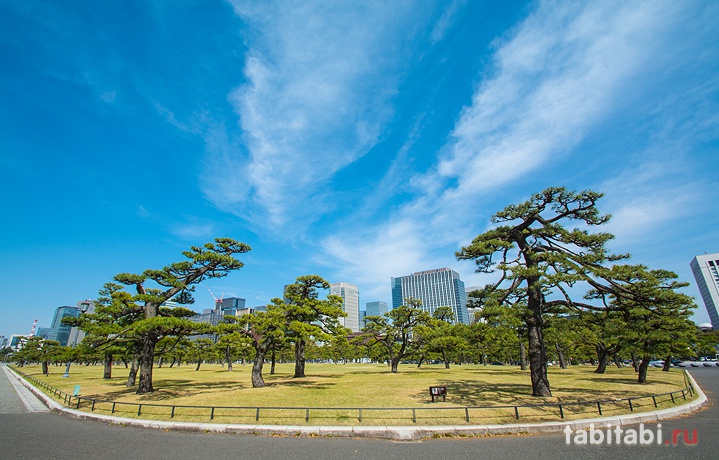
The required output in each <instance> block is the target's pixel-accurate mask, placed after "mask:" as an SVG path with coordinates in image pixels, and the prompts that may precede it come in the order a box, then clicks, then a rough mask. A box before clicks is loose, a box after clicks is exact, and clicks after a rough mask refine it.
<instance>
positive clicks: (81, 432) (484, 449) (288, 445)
mask: <svg viewBox="0 0 719 460" xmlns="http://www.w3.org/2000/svg"><path fill="white" fill-rule="evenodd" d="M690 372H691V373H692V375H693V376H694V377H695V379H696V380H697V382H698V383H699V385H700V386H701V387H702V389H703V390H704V392H705V393H706V394H707V396H708V397H709V399H710V404H709V405H708V406H707V407H706V408H705V409H704V410H702V411H700V412H697V413H694V414H692V415H690V416H686V417H682V418H678V419H675V420H670V421H664V422H662V423H661V433H662V441H663V442H662V444H656V443H655V442H653V443H652V444H651V445H642V444H640V443H639V440H638V439H637V445H626V444H624V443H622V444H621V445H617V444H616V434H615V432H614V431H613V432H612V436H613V438H612V441H613V442H612V444H611V445H609V444H608V443H607V442H606V437H607V435H606V428H604V429H603V431H602V436H603V437H604V440H603V442H601V443H599V444H590V443H589V440H587V444H586V445H577V444H575V443H574V438H575V437H576V436H577V434H576V433H571V434H570V435H569V438H570V443H569V444H567V443H566V440H567V435H566V434H564V433H557V434H548V435H532V436H516V435H514V436H492V437H485V438H472V439H464V438H451V439H430V440H425V441H421V442H394V441H387V440H372V439H345V438H282V437H263V436H248V435H231V434H205V433H183V432H164V431H160V430H153V429H141V428H134V427H122V426H114V425H107V424H104V423H99V422H93V421H84V420H78V419H75V418H73V417H69V416H61V415H57V414H54V413H50V412H28V408H27V407H26V405H24V404H23V403H22V402H19V401H20V398H19V397H17V395H15V396H14V397H13V393H14V391H15V390H14V389H13V387H12V386H10V384H9V382H8V380H7V378H6V376H5V373H4V372H0V458H1V459H16V458H17V459H19V458H27V459H34V458H38V459H39V458H42V459H66V458H79V459H114V458H135V459H146V458H147V459H150V458H151V459H157V460H162V459H171V460H179V459H203V458H208V459H213V460H214V459H275V458H289V459H292V460H295V459H297V460H301V459H313V460H315V459H411V460H420V459H444V458H447V459H484V458H507V459H509V458H511V459H517V458H519V459H522V458H525V459H535V458H540V459H543V458H547V459H564V458H571V459H577V458H581V459H582V460H590V459H600V458H601V459H603V458H638V459H645V458H646V459H653V460H656V459H664V458H676V459H692V458H701V459H707V458H717V457H719V407H717V406H716V404H715V402H716V401H717V398H718V397H719V368H692V369H690ZM644 428H645V432H644V439H645V440H647V439H648V437H649V435H650V433H651V436H652V437H654V438H655V440H656V436H657V435H658V429H659V428H658V425H657V424H650V425H646V426H645V427H644ZM636 430H637V431H638V432H639V427H636ZM674 430H679V431H678V432H677V433H678V439H677V445H673V442H672V433H673V432H674ZM684 430H687V434H688V435H689V438H688V440H689V441H690V442H692V443H693V442H694V441H696V443H695V444H692V445H687V444H685V443H684V441H683V436H684ZM694 430H696V436H694ZM627 434H628V433H622V435H621V436H620V437H622V439H623V440H625V441H626V440H627V438H626V437H625V436H626V435H627ZM638 434H640V433H638ZM598 440H599V433H595V434H594V441H595V442H596V441H598ZM628 440H629V441H631V437H630V438H628ZM667 442H668V444H667Z"/></svg>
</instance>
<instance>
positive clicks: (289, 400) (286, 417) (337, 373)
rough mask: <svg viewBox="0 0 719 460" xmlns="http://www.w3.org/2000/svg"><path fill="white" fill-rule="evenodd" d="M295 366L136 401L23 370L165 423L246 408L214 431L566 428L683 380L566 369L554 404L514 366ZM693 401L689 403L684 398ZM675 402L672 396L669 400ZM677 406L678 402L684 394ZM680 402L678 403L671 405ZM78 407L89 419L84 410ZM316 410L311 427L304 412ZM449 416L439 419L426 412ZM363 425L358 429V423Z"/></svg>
mask: <svg viewBox="0 0 719 460" xmlns="http://www.w3.org/2000/svg"><path fill="white" fill-rule="evenodd" d="M293 366H294V365H293V364H281V365H278V366H277V373H276V374H275V375H269V372H266V373H265V374H264V377H265V381H266V382H267V386H266V387H264V388H252V385H251V384H250V370H251V369H250V366H249V365H245V366H241V365H235V366H234V370H233V372H227V370H226V368H223V367H221V366H220V365H211V364H207V365H203V366H202V368H201V369H200V370H199V371H195V366H194V365H192V366H182V367H180V368H178V367H174V368H168V367H162V368H155V370H154V386H155V389H156V391H155V392H154V393H150V394H146V395H142V396H138V395H136V394H135V389H133V388H127V387H125V381H126V379H127V373H128V371H127V369H125V368H124V367H115V368H114V369H113V378H112V379H111V380H104V379H103V378H102V366H80V365H74V366H73V367H72V369H71V371H70V378H66V379H63V378H61V375H62V374H63V372H64V367H51V368H50V375H49V376H47V377H46V376H43V375H42V374H41V372H40V368H39V366H26V367H25V368H22V369H19V370H21V371H23V372H24V373H26V374H28V375H31V376H33V377H35V378H38V379H40V380H41V381H43V382H46V383H47V384H49V385H51V386H53V387H56V388H59V389H61V390H63V391H65V392H68V393H72V392H73V390H74V388H75V386H76V385H80V394H81V396H82V397H84V398H95V399H102V400H110V401H117V402H126V403H136V404H137V403H141V404H143V408H142V414H141V417H142V418H148V419H160V420H167V419H169V418H170V415H171V410H170V408H169V407H155V406H151V404H163V405H167V406H208V407H209V406H225V407H227V406H241V407H249V408H248V409H242V410H240V409H215V410H214V412H213V413H212V416H213V420H212V421H213V422H217V423H262V424H275V423H276V424H292V425H298V424H300V425H330V424H331V425H352V424H354V425H357V424H363V425H408V424H412V423H416V424H421V425H438V424H453V425H459V424H468V422H467V421H466V419H465V417H466V416H467V415H469V416H470V422H469V424H488V423H513V422H516V413H515V410H514V408H513V407H510V408H496V406H502V405H509V406H514V405H525V404H557V403H561V404H563V412H564V416H565V419H577V418H586V417H596V416H599V413H598V407H597V406H596V404H592V405H584V406H574V405H567V404H570V403H574V402H580V401H594V400H610V399H619V398H629V397H632V398H635V397H639V396H647V395H652V394H661V393H668V392H671V391H678V390H681V389H682V388H684V386H685V383H684V374H683V371H681V370H679V369H672V370H671V371H670V372H661V370H660V369H649V375H648V380H649V382H650V383H649V384H646V385H639V384H637V383H636V374H635V373H634V370H633V369H632V368H623V369H618V368H616V367H608V368H607V371H606V373H605V374H604V375H598V374H595V373H594V372H593V370H594V368H593V367H591V366H572V367H570V368H569V369H566V370H562V369H559V368H556V367H550V369H549V381H550V384H551V388H552V394H553V397H551V398H534V397H532V396H531V385H530V377H529V371H521V370H520V369H519V368H518V367H513V366H454V367H453V368H452V369H449V370H446V369H444V367H443V366H442V365H423V366H422V368H420V369H417V368H416V366H413V365H403V366H400V371H399V373H397V374H392V373H390V372H389V369H388V367H387V366H384V365H377V364H346V365H343V364H308V365H307V370H306V373H307V377H306V378H303V379H294V378H292V372H293V369H294V367H293ZM430 386H445V387H447V400H446V401H445V402H442V401H439V402H434V403H433V402H431V399H430V396H429V387H430ZM686 397H687V400H690V399H691V397H690V396H689V395H687V396H686ZM675 398H676V396H675ZM678 399H680V400H681V401H682V402H684V399H683V398H682V396H681V394H680V395H678ZM656 401H657V407H659V408H664V407H670V406H673V405H674V404H673V403H672V402H671V399H670V397H669V396H664V397H660V398H656ZM678 403H679V401H677V404H678ZM85 404H86V403H85V402H83V403H82V406H81V408H83V409H85V410H90V405H89V404H90V403H89V402H88V403H87V407H86V406H85ZM466 406H493V407H494V408H489V409H488V408H481V409H478V408H470V409H468V410H466V411H465V407H466ZM111 407H112V405H111V404H108V403H96V404H95V412H98V413H110V412H111V410H112V409H111ZM255 407H262V408H270V407H275V408H277V407H297V408H303V409H301V410H297V409H295V410H290V409H283V410H279V409H274V410H270V409H262V411H261V414H260V419H259V420H257V418H256V417H257V411H256V409H254V408H255ZM306 407H309V408H312V410H311V416H310V418H309V420H306V416H307V412H306V410H305V409H304V408H306ZM319 408H365V410H363V411H362V415H361V416H360V415H359V413H358V410H356V409H354V410H321V409H319ZM367 408H377V409H379V408H415V411H412V410H411V409H407V410H402V411H399V410H392V411H389V410H375V409H373V410H367ZM435 408H446V409H442V410H439V411H437V410H431V409H435ZM601 408H602V414H603V415H605V416H607V415H617V414H622V413H629V412H630V408H629V404H628V402H627V401H622V402H617V403H603V404H602V405H601ZM633 408H634V411H642V410H650V409H652V410H653V409H654V401H653V400H652V398H644V399H639V400H634V401H633ZM518 410H519V414H520V421H523V422H528V421H549V420H560V414H559V410H558V408H557V407H556V406H552V407H538V408H519V409H518ZM137 411H138V407H137V406H136V405H133V406H124V405H116V406H115V415H118V416H123V417H127V416H134V417H136V416H137V413H136V412H137ZM172 415H173V420H178V421H201V422H207V421H209V418H210V409H207V408H203V409H190V408H184V407H176V408H175V410H174V413H173V414H172ZM360 418H361V419H362V420H361V422H360V420H359V419H360Z"/></svg>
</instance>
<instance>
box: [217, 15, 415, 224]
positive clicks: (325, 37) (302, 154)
mask: <svg viewBox="0 0 719 460" xmlns="http://www.w3.org/2000/svg"><path fill="white" fill-rule="evenodd" d="M233 6H234V7H235V11H236V12H237V14H238V15H240V16H241V17H242V18H243V19H244V20H245V21H246V22H247V23H248V25H249V26H250V27H252V30H253V31H254V32H255V33H254V34H253V35H252V36H251V38H250V40H249V43H248V44H249V48H250V50H249V51H248V53H247V56H246V64H245V70H244V73H245V75H244V76H245V79H246V83H245V84H243V85H241V86H239V87H238V88H237V89H236V90H235V91H233V92H232V93H231V94H230V96H229V100H230V102H231V103H232V105H233V106H234V108H235V111H236V112H237V114H238V115H239V118H240V128H241V131H242V133H243V135H242V141H243V143H244V145H246V148H247V150H246V152H237V151H233V149H226V148H219V149H213V148H211V147H210V148H208V151H209V152H210V156H211V157H219V158H220V161H217V160H216V159H214V158H211V159H210V160H208V162H207V164H208V165H209V168H210V172H206V174H205V176H211V175H213V174H214V173H215V172H217V173H219V172H222V171H227V170H230V171H233V172H234V173H235V174H236V175H237V181H236V185H233V184H232V183H229V184H226V185H225V187H224V188H222V189H216V188H213V187H211V186H209V185H208V184H207V183H205V185H204V187H203V188H204V191H205V193H206V195H207V196H208V197H209V199H210V200H211V201H212V202H213V203H216V204H219V205H220V206H222V207H223V208H225V209H231V210H233V211H235V212H236V213H238V214H242V215H243V216H244V215H246V214H247V211H248V209H247V208H248V207H255V208H259V210H261V212H262V219H261V221H260V222H257V223H260V224H264V225H269V226H274V227H277V226H280V227H281V226H283V225H284V224H286V223H288V222H290V221H292V220H298V218H306V217H310V218H312V216H313V215H317V214H319V213H321V210H322V209H323V206H324V205H325V203H324V202H323V193H325V192H324V190H323V189H322V185H323V184H324V183H325V182H326V181H327V180H328V179H329V178H331V177H332V176H333V174H334V173H335V172H337V171H338V170H340V169H342V168H343V167H345V166H347V165H348V164H350V163H352V162H353V161H355V160H357V159H358V158H360V157H361V156H363V155H365V154H366V153H367V151H368V150H369V149H370V148H371V147H372V146H373V145H374V144H375V142H376V141H377V139H378V137H379V136H380V134H381V132H382V129H383V128H384V126H385V124H386V122H387V120H388V118H389V117H390V116H391V114H392V110H393V109H392V106H391V104H390V102H391V97H392V96H393V95H394V94H395V92H396V85H397V82H398V78H399V72H400V70H401V67H402V60H403V58H402V56H401V52H400V50H399V49H398V46H399V42H398V40H397V37H400V36H401V37H402V38H403V39H404V38H405V37H406V36H405V35H404V34H406V33H407V29H406V28H402V26H404V25H408V24H405V23H404V22H405V21H408V18H407V13H412V12H413V9H412V4H411V3H397V2H392V3H390V4H386V5H385V4H381V3H373V4H367V3H364V2H360V3H357V4H354V5H352V7H351V8H350V7H348V6H347V5H345V4H341V5H340V4H331V3H330V4H328V3H311V2H302V3H296V4H287V3H283V4H281V5H277V4H269V3H262V4H258V3H244V2H234V3H233ZM398 28H399V29H398ZM398 30H401V34H399V33H398ZM222 145H227V144H226V143H225V144H222ZM213 171H214V172H213ZM205 182H206V181H205ZM310 201H312V202H313V204H312V206H309V205H308V204H307V203H308V202H310Z"/></svg>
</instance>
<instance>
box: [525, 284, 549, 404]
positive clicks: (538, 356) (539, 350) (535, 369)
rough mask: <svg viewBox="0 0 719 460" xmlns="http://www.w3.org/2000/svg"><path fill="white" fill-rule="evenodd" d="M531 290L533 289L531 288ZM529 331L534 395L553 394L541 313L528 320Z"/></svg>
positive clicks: (530, 370)
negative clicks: (548, 371) (548, 374)
mask: <svg viewBox="0 0 719 460" xmlns="http://www.w3.org/2000/svg"><path fill="white" fill-rule="evenodd" d="M530 291H531V289H530ZM527 327H528V332H529V373H530V375H531V377H532V396H552V392H551V391H550V389H549V379H548V378H547V350H546V349H545V348H544V334H543V332H542V318H541V313H540V314H535V315H534V316H533V317H532V318H531V319H530V321H528V322H527Z"/></svg>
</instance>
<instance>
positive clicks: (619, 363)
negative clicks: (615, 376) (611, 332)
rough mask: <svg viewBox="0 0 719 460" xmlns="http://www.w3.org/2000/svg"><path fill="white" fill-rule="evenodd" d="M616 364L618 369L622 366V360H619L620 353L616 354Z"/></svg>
mask: <svg viewBox="0 0 719 460" xmlns="http://www.w3.org/2000/svg"><path fill="white" fill-rule="evenodd" d="M613 358H614V364H615V365H616V366H617V368H618V369H621V368H622V362H621V361H620V360H619V355H616V354H615V355H614V357H613Z"/></svg>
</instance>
